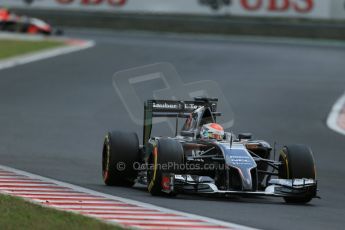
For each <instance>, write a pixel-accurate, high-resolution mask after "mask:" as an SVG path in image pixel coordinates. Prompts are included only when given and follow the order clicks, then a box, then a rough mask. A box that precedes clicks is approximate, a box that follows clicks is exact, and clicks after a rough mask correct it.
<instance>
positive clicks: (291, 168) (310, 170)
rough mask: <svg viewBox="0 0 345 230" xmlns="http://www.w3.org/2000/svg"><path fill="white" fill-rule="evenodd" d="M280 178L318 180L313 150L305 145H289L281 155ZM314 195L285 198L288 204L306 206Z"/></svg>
mask: <svg viewBox="0 0 345 230" xmlns="http://www.w3.org/2000/svg"><path fill="white" fill-rule="evenodd" d="M279 161H280V162H282V165H281V166H280V167H279V178H281V179H313V180H315V178H316V172H315V163H314V157H313V153H312V151H311V149H310V148H309V147H307V146H305V145H288V146H285V147H284V148H283V150H282V151H281V153H280V156H279ZM312 198H313V196H312V195H310V194H309V195H305V196H304V197H284V200H285V202H286V203H300V204H305V203H308V202H310V201H311V199H312Z"/></svg>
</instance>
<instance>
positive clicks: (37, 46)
mask: <svg viewBox="0 0 345 230" xmlns="http://www.w3.org/2000/svg"><path fill="white" fill-rule="evenodd" d="M63 45H64V43H63V42H59V41H22V40H10V39H1V40H0V60H1V59H6V58H10V57H14V56H17V55H21V54H27V53H32V52H35V51H40V50H45V49H49V48H55V47H59V46H63Z"/></svg>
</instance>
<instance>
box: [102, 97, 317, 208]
mask: <svg viewBox="0 0 345 230" xmlns="http://www.w3.org/2000/svg"><path fill="white" fill-rule="evenodd" d="M217 102H218V99H210V98H195V100H194V101H171V100H149V101H147V102H146V103H145V109H144V110H145V112H144V132H143V145H142V146H139V140H138V136H137V134H136V133H126V132H122V131H113V132H109V133H108V134H107V135H106V138H105V141H104V146H103V152H102V173H103V180H104V182H105V184H106V185H109V186H112V185H116V186H132V185H134V184H135V183H136V182H138V183H141V184H145V185H147V188H148V191H149V192H150V193H151V194H152V195H176V194H178V193H194V194H214V195H216V194H218V195H227V196H231V195H239V196H274V197H283V198H284V199H285V201H286V202H288V203H308V202H309V201H311V199H312V198H315V197H317V181H316V178H315V177H316V176H315V175H316V172H315V164H314V158H313V153H312V151H311V149H310V148H309V147H307V146H304V145H287V146H285V147H284V148H283V149H282V150H281V151H280V156H279V160H275V156H272V152H273V153H275V148H272V147H271V145H270V144H268V143H267V142H266V141H262V140H252V135H251V134H249V133H242V134H239V135H238V136H237V137H236V136H235V135H234V134H232V133H228V132H224V130H223V128H222V127H221V126H220V125H219V124H217V123H216V119H217V117H218V116H220V115H221V113H219V112H217ZM154 117H167V118H175V119H176V135H175V136H174V137H153V136H152V135H151V132H152V121H153V118H154ZM179 118H185V122H184V125H183V127H182V129H181V130H179V131H178V120H179ZM272 150H273V151H272ZM274 155H275V154H274Z"/></svg>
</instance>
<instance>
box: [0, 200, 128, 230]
mask: <svg viewBox="0 0 345 230" xmlns="http://www.w3.org/2000/svg"><path fill="white" fill-rule="evenodd" d="M0 228H1V229H8V230H12V229H13V230H17V229H29V230H30V229H35V230H36V229H37V230H41V229H42V230H46V229H49V230H55V229H56V230H61V229H68V230H79V229H80V230H81V229H82V230H88V229H90V230H122V229H123V228H120V227H117V226H114V225H110V224H107V223H103V222H101V221H99V220H97V219H93V218H89V217H85V216H82V215H78V214H74V213H70V212H64V211H58V210H55V209H52V208H46V207H42V206H40V205H36V204H33V203H30V202H28V201H25V200H24V199H21V198H17V197H12V196H7V195H1V194H0Z"/></svg>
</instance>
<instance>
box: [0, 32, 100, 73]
mask: <svg viewBox="0 0 345 230" xmlns="http://www.w3.org/2000/svg"><path fill="white" fill-rule="evenodd" d="M0 35H1V36H0V40H1V39H10V38H12V39H20V40H28V41H31V40H35V41H36V40H45V39H40V37H35V36H34V37H31V36H26V37H25V36H22V35H15V34H14V35H12V36H11V35H8V34H6V35H5V36H4V34H0ZM25 38H27V39H25ZM48 40H52V41H53V40H57V41H62V42H65V44H66V46H62V47H57V48H52V49H46V50H42V51H38V52H33V53H29V54H25V55H20V56H16V57H13V58H8V59H5V60H0V70H3V69H8V68H12V67H15V66H18V65H24V64H28V63H31V62H35V61H40V60H44V59H47V58H52V57H56V56H60V55H63V54H69V53H72V52H76V51H80V50H84V49H88V48H91V47H93V46H94V45H95V43H94V42H93V41H84V40H76V39H67V38H66V39H48Z"/></svg>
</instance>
